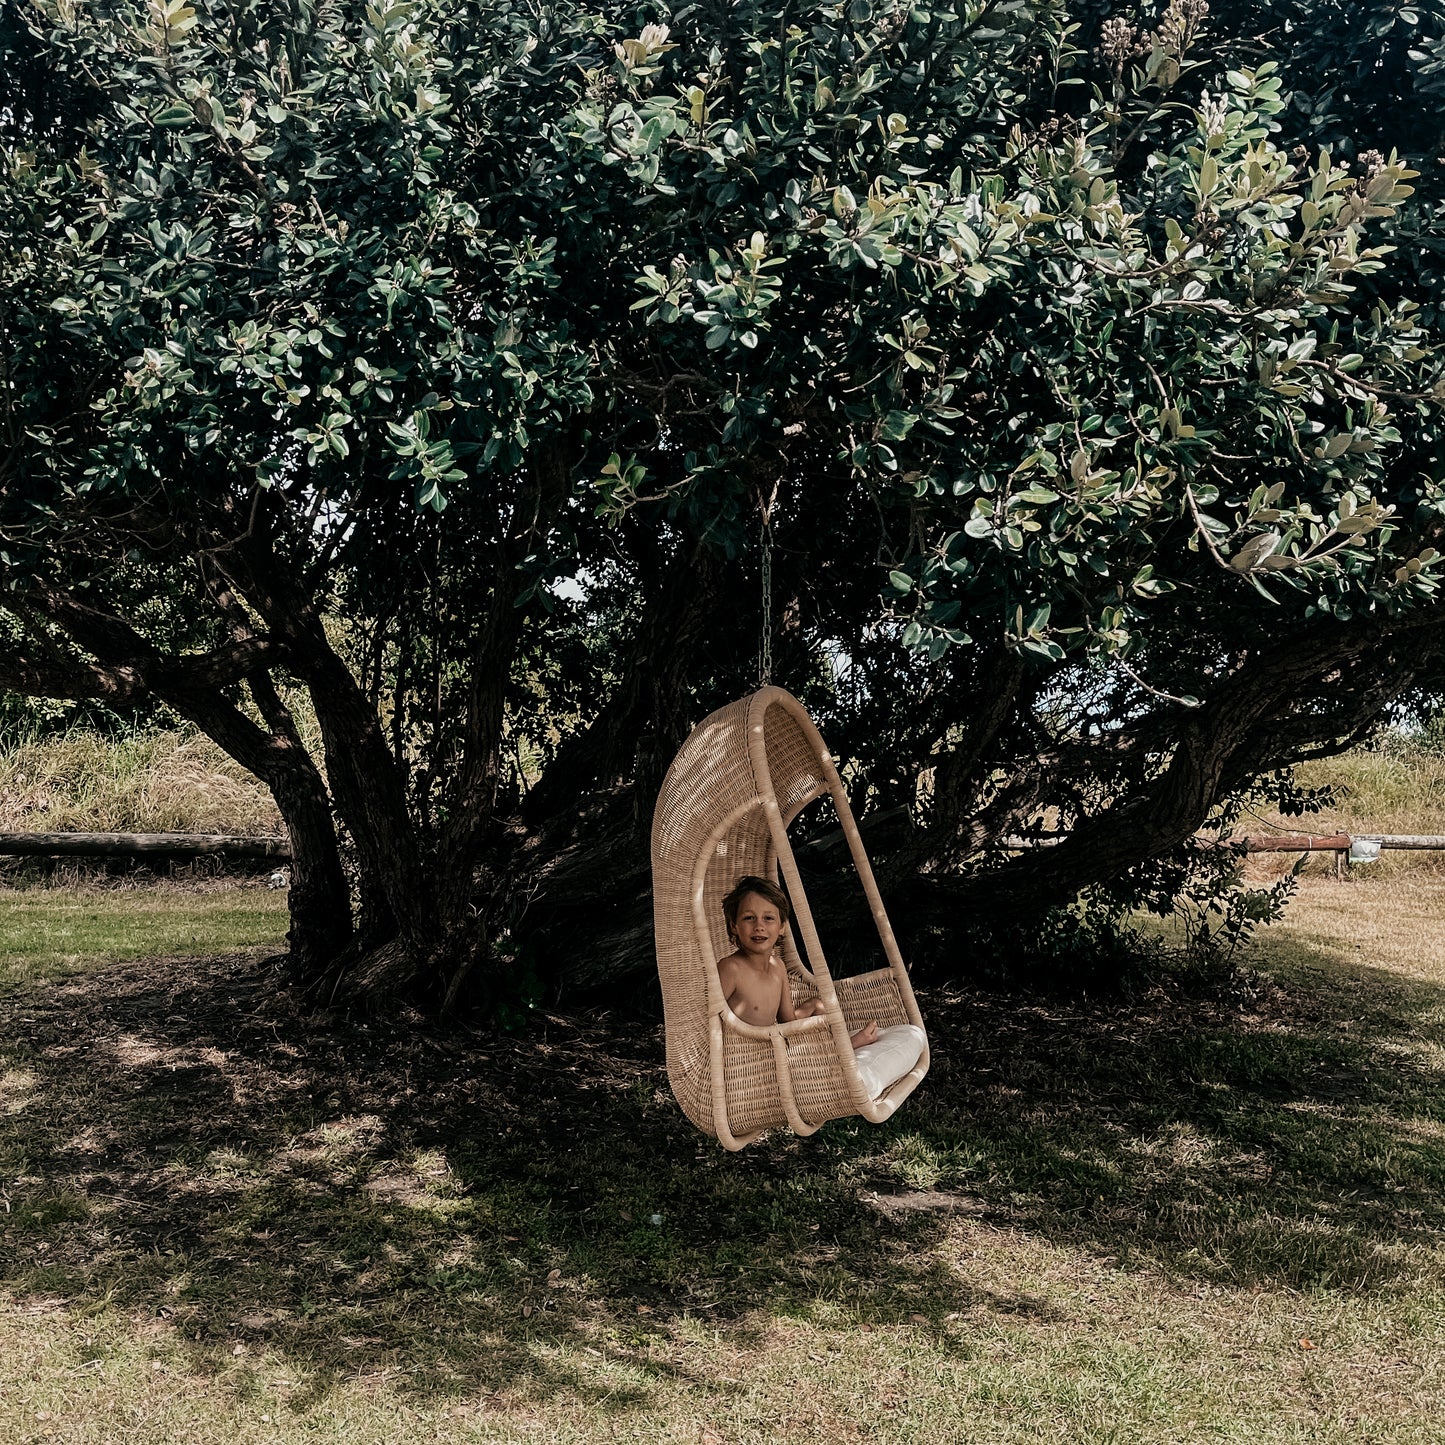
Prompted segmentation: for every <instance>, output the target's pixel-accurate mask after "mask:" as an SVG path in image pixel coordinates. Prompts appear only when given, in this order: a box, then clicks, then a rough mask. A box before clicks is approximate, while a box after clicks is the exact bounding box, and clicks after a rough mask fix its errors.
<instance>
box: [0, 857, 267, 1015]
mask: <svg viewBox="0 0 1445 1445" xmlns="http://www.w3.org/2000/svg"><path fill="white" fill-rule="evenodd" d="M285 935H286V895H285V893H283V892H281V891H279V890H275V891H273V890H271V889H268V888H265V887H263V886H260V885H259V884H251V885H248V886H245V887H237V886H236V885H234V884H228V885H221V884H218V883H210V884H201V885H197V886H193V887H181V886H176V885H163V886H154V887H121V888H114V887H112V888H98V887H82V888H79V889H76V890H74V891H68V890H62V889H58V888H23V889H4V888H0V989H4V988H9V987H13V986H14V985H16V984H18V983H21V982H25V981H29V982H35V981H38V980H40V979H49V978H57V977H59V976H61V975H63V974H65V973H68V972H71V971H73V970H74V969H77V968H85V967H92V966H94V965H95V964H96V963H98V962H99V961H100V960H102V959H105V960H107V961H111V962H114V961H117V960H121V959H131V958H156V957H162V956H167V955H170V956H174V955H178V954H187V955H190V956H192V957H194V956H196V955H198V954H203V953H221V952H225V951H228V950H232V949H236V948H249V947H251V946H253V945H256V944H269V945H270V946H271V948H272V950H273V951H274V950H275V949H277V948H279V947H281V946H282V941H283V939H284V938H285Z"/></svg>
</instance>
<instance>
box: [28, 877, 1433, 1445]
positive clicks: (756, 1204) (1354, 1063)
mask: <svg viewBox="0 0 1445 1445" xmlns="http://www.w3.org/2000/svg"><path fill="white" fill-rule="evenodd" d="M43 896H44V895H41V894H38V893H35V894H23V895H0V927H4V928H5V929H6V932H5V935H4V936H5V939H6V941H5V943H4V944H3V945H0V947H3V948H4V949H6V950H8V952H6V953H0V958H3V959H5V960H6V965H5V966H6V967H8V969H9V970H10V978H11V980H12V981H11V982H10V984H9V985H8V986H7V987H6V988H5V989H4V991H3V992H0V1445H11V1442H21V1441H24V1442H38V1441H49V1440H55V1441H74V1442H82V1441H83V1442H101V1441H117V1442H119V1441H125V1442H127V1445H129V1442H136V1445H147V1442H157V1445H160V1442H164V1445H175V1442H184V1445H192V1442H198V1445H199V1442H225V1445H240V1442H252V1441H257V1442H260V1441H266V1442H284V1445H292V1442H302V1441H317V1442H321V1441H325V1442H332V1441H342V1442H377V1445H381V1442H386V1445H395V1442H412V1441H444V1442H453V1441H456V1442H462V1441H498V1442H502V1441H505V1442H515V1441H528V1440H537V1441H547V1442H551V1441H558V1442H564V1445H565V1442H579V1441H589V1442H590V1441H638V1442H664V1441H667V1442H674V1441H675V1442H689V1445H697V1442H704V1445H723V1442H726V1445H741V1442H750V1441H756V1442H764V1441H767V1442H771V1441H784V1442H791V1441H797V1442H805V1441H806V1442H808V1445H823V1442H832V1441H835V1440H859V1441H872V1442H879V1445H886V1442H920V1445H923V1442H928V1445H933V1442H940V1445H944V1442H965V1441H967V1442H974V1441H976V1442H980V1445H984V1442H987V1445H995V1442H998V1445H1008V1442H1015V1441H1017V1442H1023V1441H1029V1442H1033V1441H1040V1440H1042V1441H1048V1442H1073V1441H1078V1442H1086V1441H1087V1442H1090V1445H1093V1442H1139V1445H1165V1442H1168V1445H1173V1442H1195V1441H1199V1442H1203V1441H1209V1442H1221V1441H1240V1442H1245V1441H1249V1442H1254V1441H1268V1442H1276V1441H1279V1442H1286V1441H1287V1442H1295V1441H1298V1442H1306V1441H1308V1442H1312V1445H1314V1442H1335V1441H1338V1442H1347V1441H1348V1442H1351V1445H1356V1442H1391V1445H1394V1442H1407V1441H1409V1442H1420V1445H1425V1442H1431V1445H1433V1442H1435V1441H1437V1440H1438V1439H1439V1438H1440V1434H1441V1426H1440V1424H1439V1419H1440V1417H1441V1414H1442V1408H1445V1369H1442V1367H1445V1202H1442V1201H1445V1051H1442V1043H1445V1031H1442V1024H1445V879H1441V878H1440V877H1438V876H1434V875H1429V874H1421V875H1419V876H1414V875H1411V876H1408V877H1395V878H1388V877H1384V876H1381V875H1369V876H1362V875H1354V876H1352V877H1351V878H1349V879H1347V880H1346V881H1344V882H1340V883H1337V882H1335V881H1334V880H1333V879H1331V878H1328V877H1323V878H1321V877H1310V878H1306V879H1305V880H1304V887H1303V889H1302V893H1301V896H1300V898H1299V899H1298V900H1297V902H1296V903H1295V904H1294V905H1293V906H1292V909H1291V913H1290V917H1289V920H1288V922H1287V923H1286V924H1284V925H1282V926H1281V927H1279V928H1276V929H1275V930H1273V931H1272V932H1271V934H1270V935H1269V936H1268V937H1267V938H1266V939H1265V940H1264V941H1263V942H1262V943H1261V944H1260V945H1259V946H1258V947H1257V949H1256V951H1255V954H1254V956H1253V959H1252V963H1253V965H1254V966H1255V967H1257V968H1258V969H1260V970H1261V971H1262V972H1261V979H1260V983H1259V986H1258V988H1257V989H1255V990H1254V992H1253V993H1252V994H1249V995H1246V996H1243V997H1241V998H1238V999H1235V1000H1234V1001H1233V1002H1231V1003H1229V1004H1227V1005H1226V1004H1224V1003H1220V1002H1214V1003H1199V1002H1193V1003H1190V1002H1187V1001H1183V1000H1179V999H1176V998H1173V997H1169V996H1166V995H1163V994H1161V995H1159V996H1158V997H1151V998H1148V999H1145V1000H1143V1001H1138V1002H1135V1003H1133V1004H1130V1005H1128V1006H1124V1005H1120V1004H1113V1003H1111V1004H1099V1005H1089V1004H1083V1005H1060V1004H1057V1003H1049V1002H1044V1001H1039V1000H1027V999H1020V998H1010V997H1003V996H992V995H982V994H968V993H951V994H942V993H936V992H935V993H933V994H931V995H929V996H927V997H925V998H924V999H923V1004H924V1008H925V1012H926V1015H927V1017H928V1020H929V1024H930V1031H931V1035H932V1038H933V1041H934V1049H935V1053H934V1058H935V1062H934V1068H933V1071H932V1073H931V1074H930V1076H929V1078H928V1079H927V1080H926V1081H925V1082H924V1084H923V1085H922V1087H921V1088H920V1090H919V1091H918V1093H917V1094H916V1095H915V1096H914V1099H913V1100H912V1101H911V1102H910V1103H909V1105H908V1106H907V1107H906V1109H905V1110H904V1111H903V1112H902V1114H901V1116H900V1117H898V1118H896V1119H895V1120H893V1121H891V1122H890V1123H889V1124H887V1125H885V1126H883V1127H882V1128H873V1127H872V1126H870V1125H867V1124H863V1123H858V1124H856V1125H849V1124H841V1125H840V1124H833V1125H829V1126H828V1127H827V1128H826V1129H824V1130H823V1131H822V1133H820V1134H819V1135H818V1136H817V1137H816V1138H814V1139H812V1140H808V1141H800V1140H795V1139H793V1138H792V1137H791V1136H788V1135H777V1136H770V1137H769V1138H768V1139H766V1140H764V1141H763V1142H762V1143H761V1144H759V1145H756V1146H754V1147H753V1148H751V1149H749V1150H748V1151H746V1152H745V1153H744V1154H742V1155H740V1156H732V1155H727V1154H725V1153H723V1152H722V1151H721V1150H719V1149H718V1148H717V1146H716V1145H714V1144H713V1143H712V1142H711V1141H710V1140H707V1139H704V1138H702V1137H701V1136H699V1135H697V1134H695V1133H693V1132H692V1131H691V1130H690V1129H689V1127H688V1126H687V1125H686V1124H685V1123H684V1121H683V1120H682V1118H681V1116H680V1114H679V1113H678V1111H677V1110H676V1108H675V1106H674V1105H673V1103H672V1101H671V1098H670V1096H669V1094H668V1093H667V1087H666V1079H665V1076H664V1074H663V1071H662V1068H661V1057H662V1048H661V1041H660V1038H659V1037H658V1035H657V1034H656V1032H655V1031H654V1030H652V1029H650V1028H648V1029H641V1030H639V1029H636V1028H632V1029H628V1028H623V1027H619V1026H615V1025H609V1024H608V1023H607V1022H606V1021H597V1020H582V1019H563V1018H560V1017H559V1018H555V1019H554V1018H545V1017H544V1018H539V1020H538V1027H537V1029H536V1031H535V1033H534V1034H533V1035H532V1036H530V1037H528V1038H526V1039H523V1040H512V1039H507V1038H499V1037H494V1036H486V1035H480V1034H476V1033H472V1032H468V1031H465V1030H462V1029H450V1030H434V1029H432V1028H431V1027H430V1026H428V1025H425V1024H423V1023H422V1022H421V1021H420V1020H417V1019H407V1018H388V1019H374V1020H371V1021H369V1022H368V1021H365V1020H360V1019H344V1018H315V1017H308V1016H306V1015H304V1014H301V1013H299V1012H297V1011H295V1010H294V1009H293V1008H292V1007H291V1006H290V1005H289V1004H288V1003H287V1001H286V1000H285V999H284V998H276V997H274V996H272V995H271V993H270V992H269V990H268V988H267V981H266V979H265V977H264V975H263V974H262V972H261V971H260V968H259V966H258V964H259V959H260V957H261V955H262V953H263V952H264V949H262V948H256V949H251V950H250V951H239V952H238V951H236V950H237V948H238V946H239V945H240V944H243V943H244V944H250V943H251V942H253V941H255V942H257V943H261V942H263V941H264V942H266V943H270V944H271V945H272V946H274V939H275V937H276V934H277V933H278V931H279V928H280V924H281V920H280V919H279V917H276V916H275V915H274V914H273V915H272V917H273V920H274V921H273V923H272V925H271V933H270V935H269V936H267V937H265V938H264V939H263V937H262V936H261V935H262V934H264V928H263V926H262V922H261V920H259V919H257V918H255V917H253V916H252V915H250V914H247V913H245V912H244V910H243V912H242V913H241V914H238V915H237V917H236V920H235V922H236V926H237V928H238V930H240V931H238V932H235V933H232V934H231V935H229V937H230V939H231V940H232V941H231V942H230V943H229V944H227V945H226V946H225V947H226V949H227V950H229V951H224V950H222V945H221V944H220V943H219V942H218V941H217V940H218V939H219V938H220V937H221V936H222V932H223V928H224V925H223V922H222V920H221V918H220V916H219V914H218V913H216V912H209V913H207V912H205V910H204V909H201V907H200V904H198V905H197V907H198V909H200V911H198V912H197V914H196V915H195V916H194V917H192V918H191V919H190V921H189V922H187V921H185V920H186V908H185V906H184V905H182V904H181V903H179V902H176V901H175V900H171V901H170V902H167V903H166V904H165V906H164V907H162V908H160V909H159V910H158V911H156V912H153V913H151V914H147V915H145V916H147V917H149V918H150V919H151V920H152V921H151V922H150V923H147V924H144V925H142V932H143V931H144V930H145V929H149V930H150V931H151V937H152V940H153V946H152V947H150V948H146V949H145V950H144V951H145V952H160V951H163V950H165V949H168V948H169V947H170V944H169V943H163V942H162V941H161V939H162V935H161V934H160V932H159V928H160V927H161V925H160V923H158V922H156V921H155V920H156V919H157V918H159V917H161V916H162V915H164V916H165V918H166V919H168V922H167V923H166V924H165V926H166V927H167V928H170V929H173V930H175V931H173V932H171V933H168V934H166V935H164V936H165V938H167V939H172V940H173V939H175V938H178V937H187V936H194V937H195V938H196V939H197V940H198V941H197V944H196V947H195V950H194V951H195V952H196V953H197V954H198V955H199V956H198V957H192V958H190V959H180V960H177V959H174V958H173V959H170V960H169V961H167V962H165V963H163V964H157V963H155V962H152V961H147V960H146V959H144V958H139V957H131V958H124V957H122V954H124V953H126V952H128V951H129V949H130V945H121V944H119V943H118V944H117V945H116V946H114V947H112V948H110V949H109V955H110V960H109V961H107V962H105V963H100V964H92V965H91V966H88V967H81V966H79V965H78V964H76V965H75V966H73V967H72V968H71V971H69V972H66V973H64V974H62V975H61V976H56V975H55V965H54V963H53V962H52V961H49V960H51V958H52V956H53V954H52V953H47V952H46V951H45V950H46V949H48V948H49V947H50V943H49V940H48V938H47V930H44V929H42V930H40V931H39V932H38V933H36V934H35V935H33V937H34V938H35V939H37V940H38V942H36V943H32V944H26V943H24V942H23V941H22V942H17V938H21V937H22V936H21V935H19V934H17V933H14V932H11V931H10V929H9V926H8V921H9V920H11V919H13V918H15V917H24V916H26V915H24V914H23V913H19V914H17V913H15V912H4V911H3V910H5V909H13V908H15V907H18V906H20V905H21V904H22V903H24V904H27V905H28V904H30V903H33V901H34V900H37V899H41V898H42V897H43ZM218 896H219V895H218ZM237 897H238V898H247V899H252V898H256V897H257V895H254V894H251V893H244V894H238V895H237ZM55 901H57V902H59V901H60V900H59V899H58V898H57V899H56V900H55ZM202 903H204V904H205V905H206V907H208V908H209V907H211V906H212V904H211V900H210V899H209V898H205V899H203V900H202ZM260 903H266V904H268V905H269V904H270V900H266V899H259V900H258V902H257V906H259V905H260ZM173 905H174V906H173ZM66 906H67V907H68V906H69V905H66ZM95 906H96V910H97V912H98V913H99V914H101V915H107V914H108V913H110V914H113V915H114V917H115V918H116V919H122V918H126V917H130V916H132V914H133V911H135V912H136V913H139V912H140V911H141V910H144V909H146V908H148V907H150V905H149V904H147V903H146V902H145V901H144V895H141V894H137V893H126V894H123V893H116V894H112V895H107V896H106V899H105V901H104V903H97V904H96V905H95ZM215 906H216V907H218V906H219V905H215ZM248 906H250V905H248ZM99 921H100V920H97V922H99ZM120 926H121V925H120V924H119V923H117V924H116V927H117V928H119V927H120ZM125 926H126V927H127V928H129V927H130V925H129V924H127V925H125ZM186 928H193V929H194V930H195V933H194V934H193V935H187V934H186V933H185V929H186ZM248 928H255V929H256V930H257V931H256V932H246V931H245V930H246V929H248ZM114 936H115V937H116V938H120V937H121V936H122V935H121V934H120V933H117V934H115V935H114ZM129 936H130V937H132V938H134V937H135V932H134V931H132V932H131V933H130V935H129ZM103 937H104V935H103V932H95V933H93V934H92V935H91V937H90V941H89V942H88V943H86V945H85V946H84V947H80V946H79V945H77V946H76V947H75V948H74V949H73V950H72V956H75V957H78V956H79V955H82V954H85V953H86V952H88V951H92V950H97V949H100V948H101V946H102V942H103ZM202 938H204V939H205V940H207V941H206V942H205V943H204V944H202V943H201V942H200V940H201V939H202ZM32 952H33V953H34V956H35V957H37V958H38V960H39V961H38V963H37V964H36V972H37V975H38V977H39V982H36V983H33V984H32V983H23V982H17V981H16V980H17V979H18V978H20V977H21V976H22V975H23V973H24V972H25V969H26V967H27V966H28V965H27V964H26V962H25V960H26V959H27V958H28V957H30V956H31V954H32ZM117 960H118V961H117Z"/></svg>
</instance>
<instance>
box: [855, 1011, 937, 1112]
mask: <svg viewBox="0 0 1445 1445" xmlns="http://www.w3.org/2000/svg"><path fill="white" fill-rule="evenodd" d="M926 1042H927V1040H926V1039H925V1038H924V1036H923V1030H922V1029H921V1028H919V1027H918V1025H917V1024H894V1026H893V1027H892V1028H889V1029H880V1030H879V1031H878V1042H877V1043H874V1044H864V1045H863V1047H862V1048H861V1049H859V1050H858V1051H857V1053H856V1055H855V1057H856V1058H857V1060H858V1072H859V1073H860V1074H861V1075H862V1076H863V1092H864V1093H866V1094H867V1095H868V1097H869V1098H870V1099H876V1098H877V1097H878V1096H879V1094H881V1093H882V1092H883V1091H884V1089H886V1088H887V1087H888V1086H889V1085H890V1084H895V1083H897V1082H898V1080H899V1079H901V1078H902V1077H903V1076H904V1074H906V1073H907V1072H908V1071H909V1069H911V1068H912V1067H913V1066H914V1064H916V1063H917V1062H918V1061H919V1059H920V1058H922V1057H923V1046H924V1044H925V1043H926Z"/></svg>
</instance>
